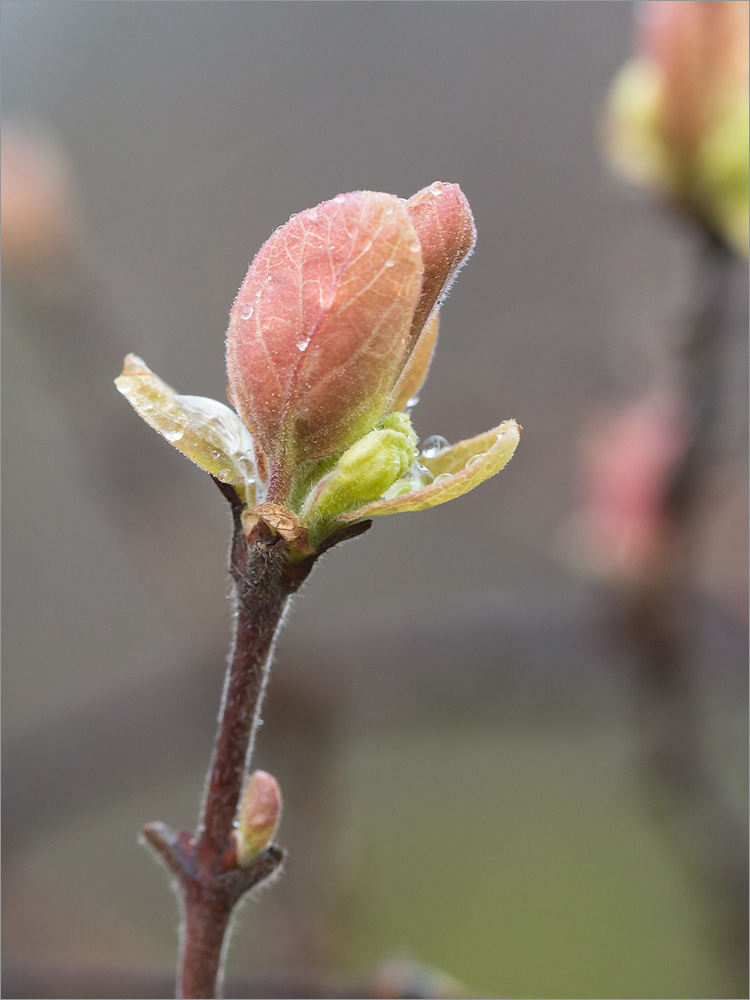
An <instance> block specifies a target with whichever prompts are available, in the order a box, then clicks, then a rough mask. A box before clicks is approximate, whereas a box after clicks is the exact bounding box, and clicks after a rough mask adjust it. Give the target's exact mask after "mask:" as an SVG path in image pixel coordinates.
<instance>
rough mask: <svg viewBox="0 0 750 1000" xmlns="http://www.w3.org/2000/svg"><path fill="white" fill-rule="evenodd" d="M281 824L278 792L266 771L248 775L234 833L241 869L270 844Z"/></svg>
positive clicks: (273, 780)
mask: <svg viewBox="0 0 750 1000" xmlns="http://www.w3.org/2000/svg"><path fill="white" fill-rule="evenodd" d="M280 822H281V789H280V788H279V783H278V781H277V780H276V779H275V778H274V777H273V776H272V775H270V774H268V773H267V772H266V771H255V772H253V774H251V775H250V780H249V781H248V783H247V785H246V787H245V792H244V794H243V796H242V802H241V803H240V813H239V820H238V823H237V828H236V829H235V831H234V841H235V847H236V850H237V864H238V865H239V866H240V867H242V866H243V865H246V864H249V862H250V861H252V859H253V858H254V857H255V856H256V855H258V854H260V852H261V851H264V850H265V849H266V848H267V847H268V846H269V844H271V843H272V841H273V839H274V837H275V836H276V831H277V830H278V828H279V823H280Z"/></svg>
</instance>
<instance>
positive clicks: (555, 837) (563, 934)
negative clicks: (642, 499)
mask: <svg viewBox="0 0 750 1000" xmlns="http://www.w3.org/2000/svg"><path fill="white" fill-rule="evenodd" d="M631 35H632V8H631V6H630V4H628V3H546V2H535V3H515V2H506V3H454V2H447V3H430V2H427V3H418V2H415V3H392V2H383V3H369V2H366V3H356V4H346V3H328V2H322V3H319V2H316V3H245V2H240V3H223V2H217V3H204V2H196V3H121V2H114V3H107V4H92V3H75V2H73V3H70V2H56V3H41V2H33V0H32V2H24V3H17V2H6V3H4V4H3V38H2V61H3V70H2V73H3V116H4V124H5V126H11V125H12V126H13V127H14V128H16V129H19V128H23V129H26V130H27V133H29V134H33V135H36V136H38V137H41V140H43V141H44V142H45V143H48V144H51V146H52V148H53V149H54V150H55V153H54V156H59V157H61V158H62V160H63V162H64V163H65V164H66V166H65V168H64V172H66V176H67V178H68V180H67V181H66V182H65V184H64V185H63V189H64V194H63V195H62V196H61V197H64V198H66V199H69V207H70V214H71V216H72V217H73V219H74V224H73V228H74V229H75V233H74V234H71V235H70V240H69V243H67V244H66V245H65V247H64V250H63V251H62V252H60V253H53V254H50V255H49V256H48V257H44V258H43V260H42V261H41V263H37V264H36V265H35V266H34V267H32V268H28V267H26V268H24V267H21V266H18V267H15V266H14V258H13V257H12V255H10V256H9V257H8V258H7V259H6V261H5V266H4V289H3V290H4V296H3V327H4V342H5V343H4V353H5V366H4V403H3V406H4V417H5V420H4V431H3V439H4V451H5V521H4V547H5V591H4V621H5V629H4V633H5V635H4V652H5V657H4V678H3V679H4V716H3V721H4V740H5V752H4V762H3V767H4V782H5V808H4V812H3V823H4V828H5V855H6V878H5V920H4V937H5V955H6V959H5V961H6V968H8V967H9V966H12V968H14V969H15V968H21V967H25V965H28V964H29V963H31V964H33V965H41V966H44V967H45V968H46V967H49V968H50V969H52V970H53V973H54V970H56V969H57V968H58V967H61V968H69V967H70V966H71V965H73V966H75V967H80V966H82V965H86V964H89V965H94V966H97V967H102V968H107V969H109V968H112V967H114V968H139V969H149V970H156V971H161V970H169V969H170V968H171V965H172V961H173V958H172V955H173V949H174V913H173V905H172V901H171V899H170V896H169V892H168V888H167V884H166V880H165V879H164V878H163V877H162V875H161V873H160V872H159V871H158V870H157V869H156V868H155V866H154V865H153V864H152V862H151V861H150V860H149V858H148V857H147V856H146V854H145V853H144V852H143V850H142V849H141V848H139V847H138V846H137V844H136V839H135V837H136V831H137V829H138V826H139V825H140V824H141V823H142V822H144V821H147V820H153V819H157V818H158V819H162V820H165V821H167V822H169V823H170V824H172V825H175V826H179V825H186V826H189V825H191V824H192V823H193V822H194V819H195V813H196V809H197V803H198V798H199V791H200V783H201V780H202V778H201V775H202V773H203V768H204V767H205V763H206V761H207V759H208V754H209V752H210V745H211V734H212V727H213V719H214V715H215V711H216V707H217V705H218V697H219V691H220V686H221V672H222V663H223V651H224V648H225V645H226V633H227V626H228V611H227V606H226V600H225V598H226V593H227V589H228V588H227V582H226V572H225V566H226V544H227V534H228V527H229V523H228V517H227V513H226V510H225V509H224V505H223V502H222V501H221V498H220V497H219V496H218V494H217V492H216V490H215V488H214V486H213V485H212V483H211V482H210V480H209V479H208V477H206V476H205V475H203V474H201V473H200V472H199V471H198V470H197V469H195V468H194V467H193V466H191V465H190V464H189V463H187V462H186V461H185V460H184V459H183V458H182V457H181V456H180V455H179V454H178V453H177V452H175V451H173V450H172V449H170V448H169V447H168V445H167V444H166V443H165V442H164V441H162V440H160V439H159V438H157V436H156V435H155V434H153V432H152V431H150V430H149V429H148V428H147V427H146V426H145V424H142V423H141V422H140V421H139V419H138V418H137V417H136V416H135V414H133V413H132V411H130V409H129V407H128V406H127V404H126V403H125V401H124V400H122V399H121V398H120V397H119V396H118V394H117V393H116V391H115V389H114V387H113V386H112V384H111V382H112V379H113V378H114V377H115V376H116V375H117V374H118V373H119V370H120V365H121V361H122V356H123V355H124V354H125V353H126V352H127V351H130V350H133V351H135V352H136V353H138V354H140V355H142V356H143V357H144V358H145V360H146V361H147V363H148V364H149V365H150V366H151V367H152V368H153V369H154V370H155V371H156V372H158V373H159V374H160V375H161V376H162V377H163V378H164V379H165V380H167V381H168V382H169V383H170V384H172V385H174V386H175V387H176V388H178V390H179V391H181V392H185V393H193V394H200V395H206V396H213V397H215V398H219V399H222V398H224V381H225V374H224V368H223V364H224V362H223V354H224V340H223V338H224V330H225V327H226V323H227V315H228V311H229V308H230V306H231V303H232V300H233V297H234V295H235V293H236V290H237V287H238V286H239V284H240V282H241V280H242V278H243V276H244V273H245V270H246V268H247V265H248V264H249V262H250V260H251V259H252V256H253V255H254V253H255V252H256V250H257V249H258V247H259V246H260V245H261V243H262V242H263V241H264V240H265V239H266V238H267V237H268V235H270V233H271V232H272V231H273V229H274V228H275V227H276V226H278V225H279V224H281V223H282V222H283V221H285V220H286V219H287V218H288V217H289V215H291V214H292V213H293V212H296V211H299V210H301V209H303V208H306V207H309V206H311V205H314V204H316V203H317V202H319V201H321V200H324V199H327V198H330V197H333V196H334V195H336V194H337V193H338V192H340V191H348V190H355V189H358V188H369V189H374V190H383V191H389V192H393V193H395V194H398V195H399V196H403V197H408V196H409V195H411V194H412V193H413V192H415V191H416V190H417V189H419V188H421V187H423V186H425V185H426V184H428V183H430V182H431V181H433V180H445V181H457V182H459V183H460V184H461V186H462V188H463V190H464V191H465V193H466V194H467V196H468V198H469V200H470V202H471V204H472V207H473V210H474V213H475V217H476V221H477V227H478V231H479V240H478V245H477V249H476V253H475V255H474V257H473V258H472V260H471V262H470V264H469V266H468V267H467V268H466V269H465V270H464V271H463V272H462V274H461V276H460V280H459V281H458V282H457V284H456V286H455V287H454V290H453V292H452V293H451V297H450V300H449V302H448V303H447V305H446V306H445V307H444V310H443V317H442V328H441V338H440V346H439V350H438V353H437V356H436V359H435V362H434V364H433V366H432V370H431V373H430V378H429V381H428V383H427V385H426V386H425V389H424V391H423V392H422V400H421V402H420V404H419V407H418V408H417V410H416V411H415V414H414V422H415V426H416V429H417V432H418V433H419V434H420V436H421V437H423V438H424V437H427V436H428V435H430V434H434V433H440V434H443V435H444V436H446V437H447V438H449V439H450V440H458V439H459V438H461V437H465V436H469V435H471V434H474V433H478V432H479V431H482V430H484V429H486V428H488V427H490V426H493V425H495V424H497V423H498V422H499V421H500V420H502V419H505V418H509V417H514V418H516V419H518V420H519V421H520V422H521V423H522V424H523V426H524V434H523V441H522V443H521V446H520V448H519V451H518V454H517V456H516V457H515V458H514V460H513V462H512V464H511V466H510V467H509V468H508V469H507V470H506V471H504V472H503V473H502V474H501V475H500V476H499V477H498V478H496V479H494V480H492V481H491V482H490V483H488V484H486V485H484V486H482V487H481V488H480V489H479V490H477V491H476V492H475V493H472V494H471V495H470V496H468V497H465V498H463V499H462V500H461V501H459V502H456V503H451V504H449V505H446V506H444V507H441V508H438V509H435V510H432V511H429V512H424V513H421V514H410V515H402V516H398V517H394V518H388V519H383V520H381V521H380V522H379V523H376V525H375V527H374V528H373V529H372V531H371V532H370V533H369V535H367V536H366V537H365V538H364V539H362V540H360V541H359V542H357V543H352V544H350V545H348V546H344V547H342V548H341V549H339V550H337V551H336V552H335V553H333V554H331V555H330V556H329V557H327V558H326V559H325V560H324V561H323V562H322V564H321V566H320V567H319V568H318V570H316V572H315V574H314V577H313V579H312V581H311V582H310V584H309V585H308V586H307V587H306V588H305V590H304V592H303V594H302V595H301V597H300V598H299V599H298V600H297V601H296V603H295V606H294V609H293V614H292V616H291V618H290V620H289V623H288V626H287V629H286V632H285V634H284V637H283V639H282V642H281V645H280V651H279V659H278V663H277V669H276V672H275V675H274V678H273V680H272V683H271V689H270V696H269V704H268V713H267V718H266V727H265V729H264V733H263V735H262V738H261V740H260V744H259V750H258V758H257V762H258V764H259V765H260V766H265V767H267V768H268V769H270V770H272V771H274V773H276V774H277V775H278V776H279V778H280V779H281V781H282V786H283V788H284V791H285V796H286V809H287V812H286V816H285V820H284V825H283V826H282V831H281V842H282V843H284V844H285V845H286V846H288V847H289V848H290V850H291V856H290V861H289V864H288V867H287V871H286V873H285V875H284V879H283V881H282V883H280V885H279V886H277V887H276V888H275V889H274V890H272V891H269V892H268V893H267V894H265V895H264V896H262V897H261V899H260V901H259V902H258V903H253V904H252V905H251V906H249V907H247V908H246V909H245V911H244V914H243V917H242V920H241V924H240V927H239V929H238V931H237V936H236V940H235V944H234V948H233V951H232V963H233V964H232V967H233V968H237V969H242V968H248V967H249V968H256V969H257V968H259V967H271V966H281V967H285V968H290V967H301V968H303V969H307V968H314V969H320V968H327V969H329V970H333V971H342V970H348V971H350V972H351V973H352V974H360V973H365V972H367V971H368V970H370V969H371V968H372V967H373V966H374V965H375V964H376V963H377V962H379V961H380V960H382V959H383V958H384V957H387V956H388V955H390V954H401V953H404V954H408V955H411V956H412V957H414V958H416V959H419V960H421V961H426V962H429V963H432V964H435V965H438V966H441V967H444V968H446V969H447V970H448V971H449V972H451V973H452V974H454V975H456V976H458V977H459V978H460V979H462V980H463V981H464V982H466V983H468V984H470V985H469V989H470V990H471V991H477V992H476V993H474V992H472V994H471V995H492V996H498V995H515V996H613V997H617V996H642V995H643V996H646V995H651V996H664V997H667V996H726V995H740V994H735V993H731V992H730V991H731V990H732V989H734V988H735V987H734V986H733V980H732V975H731V970H728V967H727V964H726V962H723V961H722V959H721V957H720V956H718V957H717V953H716V951H715V949H713V948H712V946H711V931H710V926H709V925H710V924H711V919H712V915H711V906H710V901H707V900H706V898H705V896H704V895H701V892H700V891H699V886H696V884H695V883H694V881H693V880H692V879H691V875H690V871H689V865H686V864H684V863H683V861H682V860H681V859H680V857H679V855H678V854H676V853H675V851H674V850H673V846H672V845H671V844H670V843H669V842H668V839H667V838H666V837H665V836H664V835H663V832H662V831H661V830H660V829H659V828H658V826H657V825H656V824H655V823H654V822H653V818H652V817H651V816H650V815H649V813H648V811H647V808H646V805H645V803H644V801H643V800H642V798H641V792H640V789H639V785H638V779H637V768H636V765H637V760H638V741H639V736H638V732H637V729H636V728H635V726H634V724H633V721H632V684H631V677H630V673H629V669H628V664H627V657H626V655H625V653H624V651H623V650H622V649H620V648H618V646H617V644H616V643H613V641H612V639H611V637H610V636H607V635H606V629H605V627H604V625H603V622H606V620H607V614H608V609H609V607H610V606H609V604H608V602H609V600H610V598H609V596H608V595H607V592H606V591H605V590H602V589H600V588H599V587H598V586H596V585H595V584H592V582H591V581H590V580H588V579H586V578H584V577H582V576H581V575H579V574H578V573H577V572H576V570H575V568H574V567H573V566H572V565H571V560H570V558H569V553H568V549H567V548H566V544H565V539H566V538H567V537H568V533H567V526H568V525H569V523H570V518H571V515H572V514H573V512H574V510H575V506H576V502H577V499H578V490H579V485H578V482H577V472H576V468H577V466H576V462H577V457H576V456H577V446H578V441H579V439H580V435H581V433H582V432H583V431H584V430H585V429H586V428H587V427H590V426H591V425H592V423H593V422H595V421H596V420H597V419H599V418H600V415H601V414H602V412H609V411H610V410H612V409H614V408H616V407H617V406H619V405H621V404H624V403H625V402H626V401H628V400H630V399H631V398H633V397H634V396H636V395H637V394H639V393H642V392H644V391H646V390H648V389H649V388H651V387H652V386H654V385H655V384H662V383H667V384H668V383H669V382H670V380H672V379H674V377H675V375H676V369H675V366H674V361H673V355H674V348H675V345H676V343H677V341H678V339H679V335H680V331H681V329H682V324H683V323H684V320H685V315H686V311H687V309H688V305H689V295H690V287H691V282H692V280H693V274H694V266H695V249H694V246H693V244H692V242H691V237H690V234H689V232H688V231H687V230H686V229H683V228H681V227H680V226H679V225H678V224H677V223H675V222H674V221H673V220H672V219H671V218H669V217H668V216H667V215H666V213H661V212H660V211H658V210H657V209H655V208H654V206H653V205H652V204H651V202H650V201H649V200H648V198H646V197H643V196H640V195H638V194H635V193H634V192H632V191H628V190H626V189H625V188H623V187H621V186H620V185H619V184H618V182H617V181H616V180H614V179H613V178H612V177H611V176H610V175H609V174H608V173H607V170H606V168H605V167H604V166H603V165H602V162H601V159H600V155H599V151H598V138H597V133H598V120H599V116H600V114H601V106H602V101H603V98H604V95H605V93H606V89H607V87H608V84H609V82H610V80H611V78H612V76H613V74H614V73H615V72H616V70H617V68H618V67H619V66H620V65H621V64H622V62H623V61H624V60H625V59H626V58H627V55H628V53H629V51H630V46H631ZM7 134H8V133H7V131H6V136H7ZM63 242H65V241H63ZM4 249H5V247H4ZM745 289H746V286H745V280H744V275H743V268H742V267H741V266H739V265H738V269H737V276H736V280H735V282H734V289H733V295H734V299H735V301H734V307H733V308H734V314H733V315H734V317H735V323H736V326H737V329H738V331H739V335H738V336H737V337H736V338H735V341H734V342H733V344H732V346H731V349H730V352H729V355H728V358H727V366H726V367H727V385H728V390H727V397H726V398H727V405H726V412H725V413H724V414H723V417H722V419H723V421H724V429H725V433H724V436H723V439H722V440H723V444H722V451H721V454H720V455H719V462H718V466H717V470H716V472H715V473H714V476H713V479H712V480H711V482H709V483H707V484H706V496H707V501H706V503H707V507H706V512H707V516H706V518H705V532H704V534H705V537H701V539H700V544H699V552H700V559H699V564H698V566H697V568H696V583H697V592H698V593H699V594H700V595H701V600H702V602H703V604H702V606H705V608H706V609H707V610H706V614H707V615H708V617H709V618H710V622H711V623H713V624H712V625H711V629H709V631H710V634H711V639H710V645H709V648H708V652H706V653H705V656H704V658H703V660H705V663H704V662H703V660H701V663H703V666H705V667H708V668H709V671H708V680H707V682H706V684H705V685H704V687H705V691H704V694H705V705H706V712H707V719H708V722H707V727H708V730H709V732H710V733H711V740H712V742H711V743H710V746H711V750H710V752H711V753H712V754H713V755H714V756H715V758H716V760H717V761H718V762H719V766H720V767H721V768H722V770H723V772H724V773H725V774H726V776H727V781H728V782H729V783H730V784H732V783H734V784H732V787H736V788H738V789H739V790H740V794H744V791H743V789H744V782H743V778H742V771H741V769H740V771H739V772H738V771H737V766H738V765H737V762H738V761H742V760H744V746H745V731H746V730H745V718H744V716H745V712H744V697H745V696H744V694H743V691H744V688H743V684H744V681H743V666H742V663H743V656H742V646H743V640H742V632H743V629H744V626H745V623H746V611H745V607H746V566H745V551H746V544H745V541H746V530H747V529H746V527H745V521H746V504H747V500H746V487H745V482H746V459H745V450H746V421H745V404H744V396H745V392H746V388H745V375H744V372H745V368H746V360H745V357H746V355H745V347H744V339H743V336H742V330H743V328H744V324H745V323H746V320H745V306H744V300H745V295H746V290H745ZM699 669H701V668H700V666H699ZM701 676H703V674H701ZM50 995H54V994H50ZM58 995H60V994H58ZM71 995H72V994H71Z"/></svg>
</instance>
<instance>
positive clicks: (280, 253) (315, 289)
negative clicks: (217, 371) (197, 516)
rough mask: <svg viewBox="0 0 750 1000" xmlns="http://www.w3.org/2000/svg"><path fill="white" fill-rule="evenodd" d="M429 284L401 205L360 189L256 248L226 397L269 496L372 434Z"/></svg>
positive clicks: (236, 322)
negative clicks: (263, 463) (263, 462)
mask: <svg viewBox="0 0 750 1000" xmlns="http://www.w3.org/2000/svg"><path fill="white" fill-rule="evenodd" d="M421 287H422V254H421V250H420V243H419V239H418V238H417V234H416V231H415V229H414V226H413V225H412V223H411V221H410V219H409V215H408V213H407V211H406V208H405V206H404V203H403V202H401V201H399V199H398V198H396V197H394V196H393V195H389V194H378V193H375V192H372V191H357V192H354V193H352V194H347V195H339V196H338V198H334V199H333V200H332V201H327V202H324V203H323V204H322V205H319V206H318V207H317V208H311V209H309V210H308V211H306V212H300V214H299V215H296V216H293V217H292V218H291V219H290V220H289V222H288V223H287V224H286V225H285V226H282V227H281V228H280V229H277V230H276V232H275V233H274V235H273V236H272V237H271V239H270V240H268V242H267V243H266V244H265V245H264V246H263V247H262V248H261V250H260V252H259V253H258V255H257V257H256V258H255V260H254V261H253V263H252V265H251V267H250V270H249V271H248V273H247V277H246V278H245V281H244V282H243V284H242V287H241V288H240V291H239V294H238V296H237V299H236V301H235V303H234V307H233V309H232V313H231V317H230V322H229V331H228V334H227V371H228V375H229V394H230V397H231V399H232V402H233V403H234V405H235V407H236V409H237V411H238V413H239V414H240V417H241V418H242V420H243V421H244V423H245V425H246V426H247V427H248V428H249V430H250V432H251V433H252V435H253V437H254V438H255V441H256V445H257V446H258V447H259V448H260V450H261V451H262V452H263V453H264V454H265V456H266V458H267V461H268V465H269V470H270V483H269V493H268V498H269V499H270V500H277V501H281V502H283V501H284V500H286V498H287V496H288V494H289V491H290V487H291V481H292V477H293V474H294V469H295V467H296V466H298V465H300V464H301V463H304V462H309V461H312V460H318V459H323V458H325V457H327V456H329V455H333V454H336V453H340V452H342V451H344V450H345V449H346V448H347V447H348V446H349V445H351V444H353V443H354V441H356V440H357V439H358V438H360V437H362V436H363V435H364V434H366V433H368V431H370V430H372V428H373V427H374V425H375V424H376V422H377V421H378V419H379V418H380V417H381V415H382V414H383V412H384V410H385V408H386V400H387V398H388V395H389V393H390V391H391V389H392V388H393V384H394V382H395V380H396V378H397V376H398V374H399V372H400V370H401V368H402V366H403V359H404V352H405V350H406V347H407V344H408V337H409V331H410V328H411V324H412V318H413V316H414V309H415V307H416V304H417V300H418V298H419V295H420V291H421Z"/></svg>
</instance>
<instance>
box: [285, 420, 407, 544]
mask: <svg viewBox="0 0 750 1000" xmlns="http://www.w3.org/2000/svg"><path fill="white" fill-rule="evenodd" d="M416 444H417V435H416V434H415V433H414V431H413V430H412V426H411V421H410V420H409V418H408V416H407V415H406V414H405V413H391V414H389V415H388V416H387V417H384V418H383V420H381V421H380V426H379V427H378V428H377V429H376V430H374V431H370V433H369V434H365V436H364V437H363V438H360V439H359V441H357V442H356V444H353V445H352V446H351V448H349V449H347V450H346V451H345V452H344V454H343V455H342V456H341V458H340V459H339V461H338V463H337V465H336V468H335V469H334V471H333V472H331V473H330V474H329V475H328V476H326V477H325V478H324V479H322V480H321V482H320V484H319V486H318V488H317V489H316V490H314V491H313V492H312V493H311V494H310V497H309V499H308V502H307V504H306V506H305V508H304V509H303V511H302V514H301V520H302V523H307V524H308V525H310V526H314V525H315V522H316V521H329V520H330V519H332V518H334V517H336V516H338V515H339V514H344V513H346V512H348V511H350V510H352V509H354V508H357V507H361V506H362V505H363V504H366V503H370V501H372V500H377V499H378V497H380V496H382V495H383V494H384V493H385V491H386V490H387V489H389V487H391V486H392V485H393V484H394V483H395V482H396V480H397V479H399V478H400V477H401V476H403V475H404V474H405V473H406V471H407V470H408V468H409V467H410V466H411V464H412V462H413V461H414V458H415V456H416V453H417V452H416ZM314 537H315V536H314V532H313V542H314Z"/></svg>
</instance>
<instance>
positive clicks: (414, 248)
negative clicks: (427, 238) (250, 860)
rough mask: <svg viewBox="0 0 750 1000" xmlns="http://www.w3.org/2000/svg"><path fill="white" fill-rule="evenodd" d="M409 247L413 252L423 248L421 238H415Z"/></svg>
mask: <svg viewBox="0 0 750 1000" xmlns="http://www.w3.org/2000/svg"><path fill="white" fill-rule="evenodd" d="M409 249H410V250H411V252H412V253H416V252H417V250H421V249H422V244H421V243H420V242H419V240H414V242H413V243H411V244H409Z"/></svg>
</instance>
